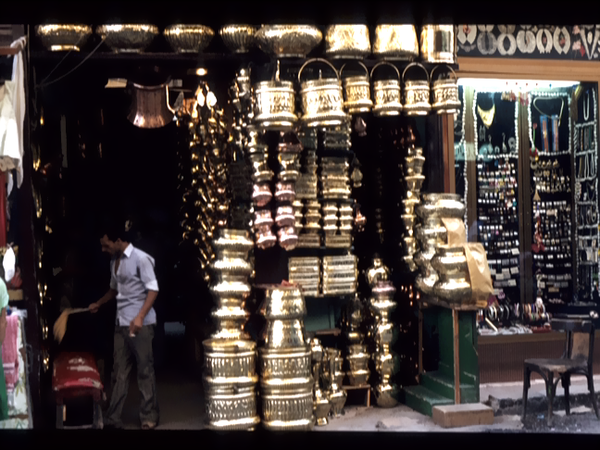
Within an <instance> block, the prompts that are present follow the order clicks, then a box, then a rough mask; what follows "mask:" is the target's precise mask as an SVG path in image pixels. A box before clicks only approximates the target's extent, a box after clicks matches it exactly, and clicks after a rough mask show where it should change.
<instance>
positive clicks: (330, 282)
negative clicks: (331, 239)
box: [323, 255, 358, 295]
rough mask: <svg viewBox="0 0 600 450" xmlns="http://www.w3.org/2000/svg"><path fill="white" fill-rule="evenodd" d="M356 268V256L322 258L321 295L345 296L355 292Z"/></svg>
mask: <svg viewBox="0 0 600 450" xmlns="http://www.w3.org/2000/svg"><path fill="white" fill-rule="evenodd" d="M357 276H358V267H357V260H356V256H354V255H347V256H326V257H324V258H323V295H347V294H354V293H355V292H356V284H357Z"/></svg>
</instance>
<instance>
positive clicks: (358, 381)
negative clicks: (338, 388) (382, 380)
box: [346, 369, 371, 386]
mask: <svg viewBox="0 0 600 450" xmlns="http://www.w3.org/2000/svg"><path fill="white" fill-rule="evenodd" d="M370 375H371V372H369V371H368V370H366V369H365V370H357V371H356V372H346V376H347V377H348V382H349V383H350V386H364V385H366V384H367V381H368V380H369V376H370Z"/></svg>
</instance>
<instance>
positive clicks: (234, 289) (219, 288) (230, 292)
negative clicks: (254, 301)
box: [210, 274, 252, 299]
mask: <svg viewBox="0 0 600 450" xmlns="http://www.w3.org/2000/svg"><path fill="white" fill-rule="evenodd" d="M213 277H214V278H220V280H218V281H217V283H216V284H214V285H213V286H211V287H210V292H211V293H212V295H213V296H214V297H215V298H223V297H228V298H240V299H246V298H248V297H249V296H250V293H251V292H252V287H251V286H250V285H249V284H248V283H247V282H246V281H242V280H245V279H246V278H247V277H244V278H242V279H237V280H235V281H231V280H229V279H228V278H227V277H226V276H223V275H221V274H218V275H214V276H213Z"/></svg>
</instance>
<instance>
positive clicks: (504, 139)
mask: <svg viewBox="0 0 600 450" xmlns="http://www.w3.org/2000/svg"><path fill="white" fill-rule="evenodd" d="M502 153H504V154H506V153H508V148H507V147H506V134H504V133H502Z"/></svg>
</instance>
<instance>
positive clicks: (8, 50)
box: [0, 47, 20, 56]
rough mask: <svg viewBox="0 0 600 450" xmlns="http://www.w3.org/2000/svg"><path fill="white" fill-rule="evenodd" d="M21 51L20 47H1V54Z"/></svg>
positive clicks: (5, 54) (12, 54)
mask: <svg viewBox="0 0 600 450" xmlns="http://www.w3.org/2000/svg"><path fill="white" fill-rule="evenodd" d="M19 51H20V50H19V49H18V48H12V47H0V56H14V55H16V54H17V53H19Z"/></svg>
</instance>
